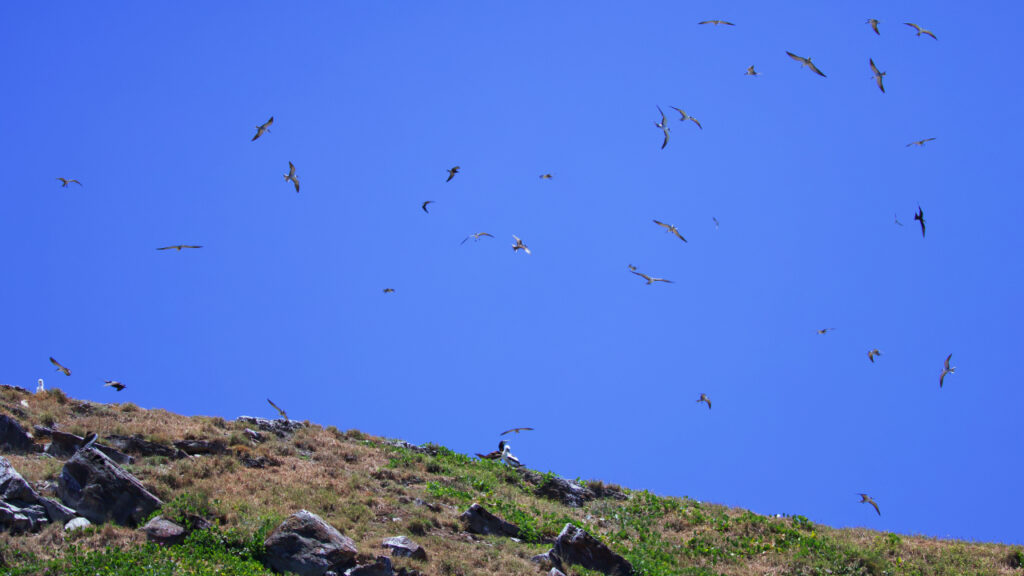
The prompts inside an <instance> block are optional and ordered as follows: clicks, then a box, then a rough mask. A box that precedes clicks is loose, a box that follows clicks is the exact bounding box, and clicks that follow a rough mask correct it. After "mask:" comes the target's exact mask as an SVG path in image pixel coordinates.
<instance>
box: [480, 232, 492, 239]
mask: <svg viewBox="0 0 1024 576" xmlns="http://www.w3.org/2000/svg"><path fill="white" fill-rule="evenodd" d="M481 236H487V237H488V238H494V234H488V233H487V232H480V233H479V234H477V238H479V237H481Z"/></svg>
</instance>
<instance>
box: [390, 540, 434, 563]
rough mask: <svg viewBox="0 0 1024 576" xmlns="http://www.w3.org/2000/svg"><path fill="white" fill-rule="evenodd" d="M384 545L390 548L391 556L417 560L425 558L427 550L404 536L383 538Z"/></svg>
mask: <svg viewBox="0 0 1024 576" xmlns="http://www.w3.org/2000/svg"><path fill="white" fill-rule="evenodd" d="M384 547H385V548H391V555H392V556H404V557H406V558H415V559H417V560H426V559H427V551H426V550H424V549H423V546H420V545H419V544H417V543H415V542H413V541H412V540H410V539H409V538H407V537H405V536H394V537H392V538H385V539H384Z"/></svg>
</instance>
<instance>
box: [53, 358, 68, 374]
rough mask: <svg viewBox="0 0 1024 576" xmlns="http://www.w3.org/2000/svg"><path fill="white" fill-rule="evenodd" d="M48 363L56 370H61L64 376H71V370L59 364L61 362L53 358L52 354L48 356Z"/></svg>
mask: <svg viewBox="0 0 1024 576" xmlns="http://www.w3.org/2000/svg"><path fill="white" fill-rule="evenodd" d="M50 364H53V365H54V366H56V367H57V371H58V372H63V373H64V375H65V376H71V370H70V369H69V368H66V367H64V366H61V363H60V362H57V361H56V360H54V358H53V356H50Z"/></svg>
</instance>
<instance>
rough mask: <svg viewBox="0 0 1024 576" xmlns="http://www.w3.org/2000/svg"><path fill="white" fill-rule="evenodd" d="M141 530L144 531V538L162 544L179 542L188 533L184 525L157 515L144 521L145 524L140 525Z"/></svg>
mask: <svg viewBox="0 0 1024 576" xmlns="http://www.w3.org/2000/svg"><path fill="white" fill-rule="evenodd" d="M142 531H143V532H145V533H146V538H147V539H148V540H149V541H150V542H156V543H157V544H161V545H163V546H174V545H176V544H181V543H182V542H184V541H185V537H186V536H187V535H188V533H187V532H186V531H185V527H184V526H180V525H178V524H176V523H174V522H171V521H170V520H168V519H167V518H164V517H163V516H157V517H155V518H153V519H152V520H150V521H149V522H146V525H145V526H143V527H142Z"/></svg>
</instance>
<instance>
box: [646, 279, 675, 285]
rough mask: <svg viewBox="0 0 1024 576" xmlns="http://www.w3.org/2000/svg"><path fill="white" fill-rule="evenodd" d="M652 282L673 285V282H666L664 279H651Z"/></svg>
mask: <svg viewBox="0 0 1024 576" xmlns="http://www.w3.org/2000/svg"><path fill="white" fill-rule="evenodd" d="M651 281H652V282H665V283H666V284H673V282H672V281H671V280H666V279H664V278H651Z"/></svg>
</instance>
